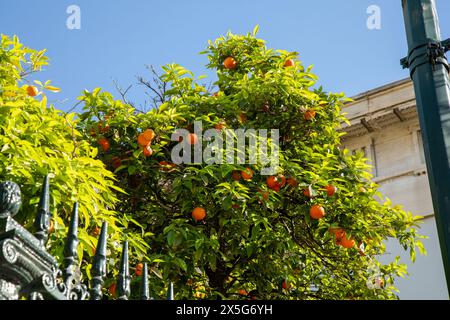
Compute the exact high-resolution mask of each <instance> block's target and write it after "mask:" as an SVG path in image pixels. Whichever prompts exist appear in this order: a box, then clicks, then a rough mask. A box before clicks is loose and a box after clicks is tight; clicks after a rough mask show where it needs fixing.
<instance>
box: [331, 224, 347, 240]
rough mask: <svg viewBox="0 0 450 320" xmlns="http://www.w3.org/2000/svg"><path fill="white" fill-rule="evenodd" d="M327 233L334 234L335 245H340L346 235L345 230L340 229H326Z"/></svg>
mask: <svg viewBox="0 0 450 320" xmlns="http://www.w3.org/2000/svg"><path fill="white" fill-rule="evenodd" d="M328 232H330V233H332V234H334V236H335V237H336V243H340V241H341V240H342V239H343V238H345V237H346V235H347V234H346V233H345V230H344V229H342V228H335V227H334V228H330V229H328Z"/></svg>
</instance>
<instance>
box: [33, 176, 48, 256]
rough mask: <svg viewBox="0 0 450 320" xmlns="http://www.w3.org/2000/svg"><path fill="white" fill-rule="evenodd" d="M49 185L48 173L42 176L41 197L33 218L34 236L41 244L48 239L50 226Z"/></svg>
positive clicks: (43, 244)
mask: <svg viewBox="0 0 450 320" xmlns="http://www.w3.org/2000/svg"><path fill="white" fill-rule="evenodd" d="M50 218H51V214H50V187H49V177H48V175H47V176H45V178H44V183H43V185H42V191H41V198H40V200H39V205H38V212H37V216H36V219H35V220H34V228H35V230H36V231H35V233H34V236H35V237H36V238H37V239H38V240H39V242H40V243H41V246H43V247H44V246H45V244H46V243H47V240H48V229H49V228H50Z"/></svg>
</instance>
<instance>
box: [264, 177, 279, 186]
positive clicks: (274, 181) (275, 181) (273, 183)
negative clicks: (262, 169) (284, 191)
mask: <svg viewBox="0 0 450 320" xmlns="http://www.w3.org/2000/svg"><path fill="white" fill-rule="evenodd" d="M266 184H267V186H268V187H269V188H270V189H273V188H275V187H276V186H278V185H279V183H278V178H277V177H275V176H270V177H267V179H266Z"/></svg>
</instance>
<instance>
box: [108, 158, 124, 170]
mask: <svg viewBox="0 0 450 320" xmlns="http://www.w3.org/2000/svg"><path fill="white" fill-rule="evenodd" d="M111 164H112V167H113V168H114V169H117V168H118V167H120V166H121V165H122V160H121V159H120V158H119V157H114V158H112V163H111Z"/></svg>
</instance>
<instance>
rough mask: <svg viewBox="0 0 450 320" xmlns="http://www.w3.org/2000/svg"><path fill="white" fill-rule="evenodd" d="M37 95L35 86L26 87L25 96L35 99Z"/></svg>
mask: <svg viewBox="0 0 450 320" xmlns="http://www.w3.org/2000/svg"><path fill="white" fill-rule="evenodd" d="M38 93H39V91H38V89H37V88H36V87H35V86H28V87H27V94H28V95H29V96H30V97H35V96H37V94H38Z"/></svg>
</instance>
